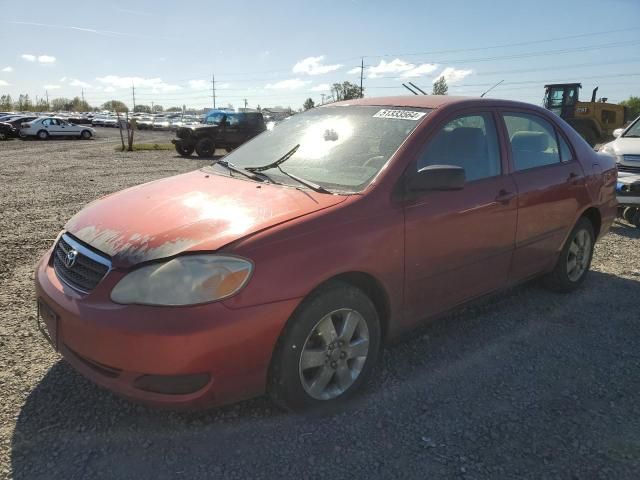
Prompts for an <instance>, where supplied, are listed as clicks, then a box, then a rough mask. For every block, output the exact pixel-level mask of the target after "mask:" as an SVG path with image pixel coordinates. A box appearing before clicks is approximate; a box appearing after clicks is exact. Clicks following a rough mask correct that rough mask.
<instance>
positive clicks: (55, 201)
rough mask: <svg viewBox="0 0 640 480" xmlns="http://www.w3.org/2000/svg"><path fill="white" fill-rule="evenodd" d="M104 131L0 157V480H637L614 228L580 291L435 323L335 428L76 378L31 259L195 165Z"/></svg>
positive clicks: (621, 273) (639, 460)
mask: <svg viewBox="0 0 640 480" xmlns="http://www.w3.org/2000/svg"><path fill="white" fill-rule="evenodd" d="M99 132H100V136H99V137H98V138H97V139H96V140H93V141H90V142H83V141H66V140H56V141H49V142H37V141H30V142H22V141H17V140H16V141H11V142H3V143H0V178H1V179H2V197H1V198H0V204H1V206H2V209H1V211H2V224H1V225H0V228H1V235H2V241H1V242H0V258H2V263H1V264H0V282H1V285H2V287H1V288H0V308H1V311H2V319H1V321H0V392H1V393H0V395H1V400H2V401H1V402H0V478H15V479H29V480H31V479H58V478H59V479H85V478H87V479H97V478H138V479H147V478H149V479H165V478H184V479H194V478H272V477H292V478H327V477H329V476H331V477H332V478H364V477H376V478H378V477H380V478H461V479H480V478H492V479H493V478H518V479H521V478H545V479H552V478H561V479H595V478H602V479H625V478H629V479H631V478H638V472H640V402H638V395H639V394H640V349H639V348H638V347H639V346H640V325H639V314H638V311H639V309H638V298H639V296H640V248H639V245H640V230H637V229H633V228H632V227H630V226H629V225H626V224H623V223H619V224H616V225H615V226H614V228H613V230H612V232H611V233H610V234H609V235H608V236H607V237H606V238H605V239H604V240H603V241H602V242H600V243H599V244H598V246H597V251H596V255H595V258H594V262H593V270H594V271H593V273H592V274H591V275H590V276H589V278H588V280H587V282H586V283H585V285H584V287H583V288H582V289H581V290H580V291H578V292H576V293H573V294H571V295H567V296H562V295H555V294H551V293H548V292H546V291H545V290H542V289H541V288H540V287H538V286H537V285H536V284H528V285H524V286H522V287H519V288H516V289H513V290H510V291H508V292H505V293H502V294H500V295H498V296H494V297H492V298H489V299H485V300H483V301H481V302H478V303H475V304H474V305H472V306H469V307H467V308H465V309H463V310H460V311H458V312H456V313H454V314H452V315H449V316H448V317H446V318H443V319H440V320H437V321H435V322H432V323H430V324H429V325H427V326H425V327H424V328H423V329H422V330H421V331H420V332H418V334H417V335H413V336H412V338H411V339H410V340H408V341H406V342H404V343H401V344H399V345H395V346H393V347H390V348H387V349H386V350H385V351H384V353H383V356H382V361H381V364H380V366H379V370H378V375H377V376H376V379H375V380H374V381H373V382H372V383H371V384H370V385H369V386H368V387H367V388H366V389H365V391H364V392H363V394H362V395H360V396H359V397H358V398H357V400H356V401H354V403H353V404H351V405H349V406H348V407H347V408H346V409H345V410H344V411H342V412H341V413H338V414H334V415H325V416H309V415H291V414H286V413H284V412H282V411H280V410H278V409H277V408H275V407H274V406H273V405H271V404H270V402H269V401H268V400H267V399H265V398H258V399H255V400H251V401H247V402H243V403H240V404H237V405H233V406H228V407H224V408H218V409H212V410H209V411H205V412H170V411H162V410H153V409H149V408H146V407H141V406H137V405H134V404H132V403H129V402H127V401H124V400H121V399H119V398H117V397H115V396H114V395H112V394H110V393H108V392H106V391H104V390H101V389H99V388H98V387H95V386H94V385H93V384H91V383H89V382H88V381H86V380H84V379H83V378H82V377H80V376H79V375H78V374H76V373H75V372H74V371H73V370H72V369H71V368H70V367H68V366H67V365H66V364H65V363H64V362H62V361H61V360H60V358H59V357H58V356H57V355H56V354H54V353H53V352H52V351H51V348H50V347H49V346H48V344H47V343H45V341H44V339H43V338H41V336H40V334H39V332H38V331H37V329H36V326H35V322H34V315H35V296H34V293H33V287H32V282H33V269H34V265H35V263H36V261H37V259H38V257H39V256H40V255H41V254H42V252H44V250H45V249H46V248H47V247H48V246H49V245H50V244H51V243H52V241H53V239H54V238H55V236H56V235H57V233H58V232H59V231H60V229H61V228H62V225H63V224H64V223H65V221H66V219H67V218H69V217H70V216H71V215H72V214H73V213H74V212H76V211H77V210H79V209H80V208H81V207H82V206H83V205H84V204H86V203H87V202H88V201H90V200H92V199H94V198H96V197H99V196H101V195H104V194H106V193H109V192H112V191H115V190H119V189H122V188H124V187H127V186H130V185H135V184H139V183H142V182H145V181H149V180H153V179H156V178H159V177H164V176H168V175H172V174H175V173H179V172H184V171H188V170H192V169H195V168H198V167H200V166H201V165H203V164H205V163H206V162H203V161H201V160H197V159H196V158H194V159H193V160H187V159H183V158H180V157H177V156H176V155H175V153H173V152H137V153H133V154H122V153H119V152H118V153H117V152H114V150H113V146H114V144H117V142H118V141H119V139H118V138H117V137H115V135H116V131H115V130H111V131H106V130H104V129H102V130H100V131H99ZM141 137H144V139H145V140H144V141H166V139H168V138H169V134H166V133H156V132H153V133H151V132H150V133H143V134H142V135H141Z"/></svg>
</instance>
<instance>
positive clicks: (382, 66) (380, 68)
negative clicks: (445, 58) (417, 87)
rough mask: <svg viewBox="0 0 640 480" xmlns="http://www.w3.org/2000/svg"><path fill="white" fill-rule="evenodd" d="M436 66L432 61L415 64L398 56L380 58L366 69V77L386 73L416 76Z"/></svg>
mask: <svg viewBox="0 0 640 480" xmlns="http://www.w3.org/2000/svg"><path fill="white" fill-rule="evenodd" d="M436 68H438V65H436V64H434V63H422V64H420V65H416V64H414V63H409V62H405V61H404V60H400V59H399V58H396V59H394V60H391V61H390V62H387V61H385V60H380V63H378V65H375V66H373V67H369V68H368V69H367V78H378V77H381V76H383V75H384V74H386V73H389V74H393V73H397V74H400V76H401V77H404V78H417V77H421V76H423V75H426V74H429V73H431V72H433V71H434V70H435V69H436ZM354 70H355V69H354ZM358 70H360V69H358Z"/></svg>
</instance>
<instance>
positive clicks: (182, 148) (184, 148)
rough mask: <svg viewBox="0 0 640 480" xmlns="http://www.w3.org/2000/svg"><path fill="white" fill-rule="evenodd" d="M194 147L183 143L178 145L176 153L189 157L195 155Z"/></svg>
mask: <svg viewBox="0 0 640 480" xmlns="http://www.w3.org/2000/svg"><path fill="white" fill-rule="evenodd" d="M193 150H194V148H193V146H192V145H184V144H183V143H176V152H178V153H179V154H180V155H182V156H183V157H188V156H190V155H191V154H192V153H193Z"/></svg>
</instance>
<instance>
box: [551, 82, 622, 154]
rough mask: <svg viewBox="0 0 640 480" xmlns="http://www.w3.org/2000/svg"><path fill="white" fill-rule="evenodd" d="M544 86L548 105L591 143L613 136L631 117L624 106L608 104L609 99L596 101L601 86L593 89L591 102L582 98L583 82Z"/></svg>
mask: <svg viewBox="0 0 640 480" xmlns="http://www.w3.org/2000/svg"><path fill="white" fill-rule="evenodd" d="M544 88H545V94H544V107H545V108H546V109H548V110H551V111H552V112H554V113H556V114H557V115H559V116H560V117H562V118H563V119H564V120H566V121H567V123H569V124H570V125H571V126H572V127H573V128H575V129H576V131H577V132H578V133H579V134H580V135H581V136H582V137H583V138H584V139H585V140H586V141H587V142H588V143H589V145H591V146H593V145H595V144H596V143H600V142H604V141H607V140H609V139H611V138H613V131H614V130H615V129H616V128H622V127H623V126H624V125H625V123H626V122H627V121H629V120H631V119H630V118H628V117H629V111H628V109H627V108H626V107H624V106H623V105H617V104H615V103H607V100H608V99H607V98H599V99H598V100H596V95H597V93H598V87H596V88H594V89H593V92H592V93H591V101H590V102H581V101H580V100H579V91H580V89H581V88H582V84H580V83H554V84H551V85H545V86H544Z"/></svg>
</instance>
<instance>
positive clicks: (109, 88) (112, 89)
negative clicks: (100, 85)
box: [104, 87, 116, 93]
mask: <svg viewBox="0 0 640 480" xmlns="http://www.w3.org/2000/svg"><path fill="white" fill-rule="evenodd" d="M104 91H105V92H109V93H111V92H115V91H116V89H115V88H113V87H106V88H105V89H104Z"/></svg>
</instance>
